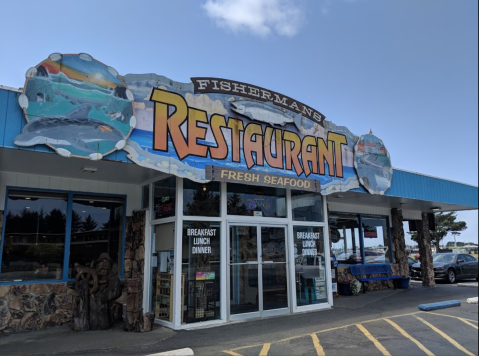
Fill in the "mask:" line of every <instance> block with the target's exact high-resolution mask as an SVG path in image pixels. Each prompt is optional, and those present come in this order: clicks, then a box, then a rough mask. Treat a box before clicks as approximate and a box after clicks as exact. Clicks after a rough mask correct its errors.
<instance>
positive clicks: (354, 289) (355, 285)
mask: <svg viewBox="0 0 479 356" xmlns="http://www.w3.org/2000/svg"><path fill="white" fill-rule="evenodd" d="M350 288H351V293H353V294H354V295H358V294H359V292H360V291H361V282H359V281H358V280H357V279H353V280H352V281H351V282H350Z"/></svg>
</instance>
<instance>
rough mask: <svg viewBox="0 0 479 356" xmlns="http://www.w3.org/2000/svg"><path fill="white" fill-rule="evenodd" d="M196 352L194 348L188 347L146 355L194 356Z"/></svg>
mask: <svg viewBox="0 0 479 356" xmlns="http://www.w3.org/2000/svg"><path fill="white" fill-rule="evenodd" d="M194 354H195V353H194V352H193V350H192V349H190V348H189V347H187V348H184V349H178V350H171V351H165V352H160V353H157V354H149V355H146V356H193V355H194Z"/></svg>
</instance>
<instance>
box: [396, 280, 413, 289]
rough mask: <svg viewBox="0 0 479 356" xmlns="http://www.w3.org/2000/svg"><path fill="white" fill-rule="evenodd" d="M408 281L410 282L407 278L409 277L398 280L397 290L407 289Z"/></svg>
mask: <svg viewBox="0 0 479 356" xmlns="http://www.w3.org/2000/svg"><path fill="white" fill-rule="evenodd" d="M410 280H411V278H409V277H407V278H401V279H398V288H399V289H409V281H410Z"/></svg>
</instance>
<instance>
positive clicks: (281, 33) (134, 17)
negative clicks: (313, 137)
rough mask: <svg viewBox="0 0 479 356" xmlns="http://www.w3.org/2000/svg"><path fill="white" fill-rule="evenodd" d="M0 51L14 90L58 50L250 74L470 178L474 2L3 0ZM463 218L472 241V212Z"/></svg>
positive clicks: (177, 72) (125, 68)
mask: <svg viewBox="0 0 479 356" xmlns="http://www.w3.org/2000/svg"><path fill="white" fill-rule="evenodd" d="M0 50H1V53H2V56H1V57H0V84H2V85H6V86H10V87H15V88H18V87H22V86H23V84H24V82H25V72H26V71H27V69H28V68H30V67H32V66H35V65H37V64H38V63H39V62H41V61H43V60H44V59H46V58H47V57H48V55H50V54H51V53H53V52H60V53H80V52H85V53H89V54H90V55H92V56H93V57H94V58H95V59H97V60H99V61H101V62H103V63H105V64H107V65H110V66H112V67H114V68H115V69H116V70H117V71H118V72H119V73H120V74H121V75H125V74H128V73H138V74H140V73H156V74H160V75H164V76H166V77H169V78H171V79H173V80H176V81H182V82H188V81H189V80H190V79H189V78H190V77H195V76H204V77H208V76H209V77H219V78H227V79H233V80H237V81H241V82H246V83H251V84H254V85H257V86H261V87H264V88H268V89H270V90H274V91H277V92H280V93H282V94H285V95H288V96H290V97H292V98H295V99H297V100H299V101H301V102H303V103H305V104H307V105H308V106H311V107H313V108H315V109H317V110H318V111H320V112H321V113H323V114H324V115H325V116H326V119H327V120H330V121H333V122H334V123H336V124H340V125H344V126H347V127H348V128H349V129H350V130H351V131H352V132H353V133H355V134H356V135H361V134H365V133H367V132H368V131H369V129H372V131H373V133H374V134H375V135H376V136H378V137H380V138H381V139H382V140H383V141H384V143H385V145H386V147H387V149H388V150H389V152H390V154H391V160H392V163H393V165H394V167H397V168H401V169H406V170H409V171H414V172H420V173H424V174H428V175H432V176H437V177H441V178H447V179H451V180H455V181H460V182H464V183H467V184H471V185H475V186H477V185H478V153H477V152H478V99H477V98H478V1H477V0H462V1H457V0H421V1H412V0H410V1H405V0H390V1H384V0H296V1H293V0H235V1H233V0H231V1H230V0H175V1H135V2H131V1H122V0H120V1H90V0H85V1H82V2H75V3H73V2H65V1H51V0H46V1H43V2H41V3H39V2H34V1H21V2H20V1H8V2H6V1H2V2H0ZM458 218H459V219H460V220H464V221H466V222H467V224H468V226H469V228H468V229H467V230H466V231H464V232H463V233H462V235H461V236H459V237H458V240H463V241H468V242H476V243H477V239H478V223H477V221H478V214H477V211H471V212H462V213H459V214H458ZM449 240H453V239H452V236H451V235H450V236H448V237H447V238H446V240H445V241H449Z"/></svg>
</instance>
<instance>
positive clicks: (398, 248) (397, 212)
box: [391, 209, 409, 277]
mask: <svg viewBox="0 0 479 356" xmlns="http://www.w3.org/2000/svg"><path fill="white" fill-rule="evenodd" d="M391 216H392V224H391V225H392V242H393V252H394V261H395V262H396V263H397V265H398V273H397V275H398V276H402V277H408V276H409V264H408V262H407V258H408V255H407V251H406V240H405V238H404V227H403V217H402V210H401V209H391Z"/></svg>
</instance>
